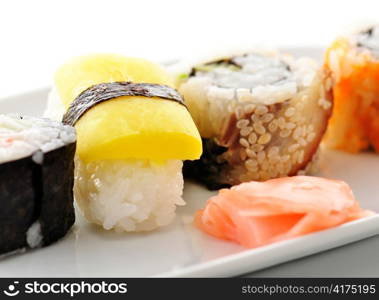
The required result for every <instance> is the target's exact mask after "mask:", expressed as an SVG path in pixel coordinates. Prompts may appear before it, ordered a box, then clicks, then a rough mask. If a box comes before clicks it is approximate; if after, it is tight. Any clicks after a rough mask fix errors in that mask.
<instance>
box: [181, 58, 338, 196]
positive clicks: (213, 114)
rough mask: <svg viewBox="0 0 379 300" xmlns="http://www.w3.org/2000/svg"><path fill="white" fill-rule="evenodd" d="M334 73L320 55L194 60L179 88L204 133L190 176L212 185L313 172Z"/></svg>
mask: <svg viewBox="0 0 379 300" xmlns="http://www.w3.org/2000/svg"><path fill="white" fill-rule="evenodd" d="M330 80H331V78H330V74H329V72H324V71H323V70H322V69H321V68H320V67H318V65H317V63H316V62H314V61H312V60H311V59H308V58H299V59H295V58H293V57H292V56H289V55H284V54H280V53H259V52H253V53H248V54H244V55H239V56H234V57H228V58H223V59H219V60H214V61H210V62H206V63H204V64H201V65H198V66H195V67H193V68H192V70H191V72H190V73H189V74H188V77H185V79H184V80H181V81H180V82H179V91H180V92H181V93H182V94H183V96H184V98H185V99H186V103H187V105H188V108H189V110H190V112H191V114H192V116H193V117H194V120H195V123H196V125H197V126H198V128H199V130H200V134H201V136H202V138H203V143H204V152H203V155H202V157H201V158H200V160H197V161H194V162H189V163H188V164H186V167H185V171H186V174H188V175H189V176H190V177H193V178H195V179H196V180H199V181H201V182H203V183H204V184H205V185H207V187H208V188H210V189H218V188H220V187H225V186H231V185H235V184H239V183H241V182H247V181H251V180H267V179H270V178H276V177H283V176H291V175H296V174H307V173H309V172H311V170H312V168H313V166H314V162H315V161H316V159H317V150H318V147H319V144H320V142H321V139H322V137H323V134H324V132H325V130H326V127H327V123H328V119H329V116H330V114H331V108H332V98H331V93H330V89H326V88H325V85H324V83H325V82H329V81H330Z"/></svg>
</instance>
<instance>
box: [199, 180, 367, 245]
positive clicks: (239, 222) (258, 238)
mask: <svg viewBox="0 0 379 300" xmlns="http://www.w3.org/2000/svg"><path fill="white" fill-rule="evenodd" d="M373 214H374V212H372V211H368V210H364V209H362V208H361V207H360V206H359V203H358V201H357V200H356V199H355V198H354V195H353V192H352V191H351V189H350V187H349V186H348V185H347V184H346V183H345V182H343V181H340V180H331V179H326V178H321V177H314V176H293V177H284V178H276V179H271V180H267V181H266V182H246V183H242V184H240V185H237V186H234V187H232V188H231V189H222V190H220V191H219V193H218V195H216V196H214V197H211V198H210V199H209V200H208V202H207V204H206V207H205V208H204V209H203V210H200V211H198V212H197V214H196V216H195V224H196V225H197V226H198V227H199V228H200V229H202V230H203V231H205V232H206V233H208V234H210V235H212V236H214V237H217V238H220V239H224V240H230V241H235V242H237V243H239V244H241V245H243V246H245V247H249V248H254V247H259V246H263V245H266V244H270V243H273V242H278V241H282V240H286V239H290V238H294V237H297V236H300V235H304V234H307V233H311V232H315V231H320V230H323V229H327V228H330V227H335V226H337V225H340V224H343V223H346V222H349V221H353V220H356V219H359V218H363V217H367V216H371V215H373Z"/></svg>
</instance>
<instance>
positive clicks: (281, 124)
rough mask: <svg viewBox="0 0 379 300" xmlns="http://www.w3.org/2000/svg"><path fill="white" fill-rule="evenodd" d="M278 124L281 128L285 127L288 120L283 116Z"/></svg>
mask: <svg viewBox="0 0 379 300" xmlns="http://www.w3.org/2000/svg"><path fill="white" fill-rule="evenodd" d="M278 126H279V128H280V129H284V127H285V126H286V120H284V118H283V117H280V118H278Z"/></svg>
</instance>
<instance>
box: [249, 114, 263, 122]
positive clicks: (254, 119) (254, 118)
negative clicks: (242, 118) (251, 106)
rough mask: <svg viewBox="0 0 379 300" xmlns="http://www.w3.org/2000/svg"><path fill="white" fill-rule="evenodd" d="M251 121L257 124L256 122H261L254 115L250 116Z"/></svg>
mask: <svg viewBox="0 0 379 300" xmlns="http://www.w3.org/2000/svg"><path fill="white" fill-rule="evenodd" d="M251 120H252V121H253V122H254V123H257V122H261V118H260V117H259V116H258V115H256V114H252V115H251Z"/></svg>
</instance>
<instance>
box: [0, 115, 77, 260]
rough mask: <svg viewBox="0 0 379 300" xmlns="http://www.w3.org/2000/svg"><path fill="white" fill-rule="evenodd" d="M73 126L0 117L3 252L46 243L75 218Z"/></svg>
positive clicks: (0, 241) (0, 247)
mask: <svg viewBox="0 0 379 300" xmlns="http://www.w3.org/2000/svg"><path fill="white" fill-rule="evenodd" d="M75 147H76V135H75V129H74V128H73V127H71V126H68V125H63V124H61V123H59V122H55V121H51V120H48V119H42V118H34V117H27V116H19V115H13V114H7V115H0V195H1V201H0V256H2V255H8V254H9V253H14V252H17V251H22V250H24V249H29V248H37V247H42V246H48V245H50V244H52V243H53V242H55V241H57V240H58V239H60V238H62V237H63V236H65V235H66V233H67V232H68V231H69V229H70V228H71V226H72V225H73V224H74V221H75V212H74V206H73V201H74V198H73V192H72V189H73V184H74V154H75Z"/></svg>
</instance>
